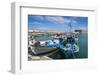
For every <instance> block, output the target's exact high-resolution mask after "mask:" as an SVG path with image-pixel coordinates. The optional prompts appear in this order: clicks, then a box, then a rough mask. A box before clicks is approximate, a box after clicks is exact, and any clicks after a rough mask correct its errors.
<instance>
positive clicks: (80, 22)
mask: <svg viewBox="0 0 100 76" xmlns="http://www.w3.org/2000/svg"><path fill="white" fill-rule="evenodd" d="M70 25H71V28H70ZM28 28H29V30H33V29H38V30H46V31H47V30H49V31H58V32H68V31H73V30H75V29H83V30H87V28H88V17H79V16H49V15H48V16H46V15H28Z"/></svg>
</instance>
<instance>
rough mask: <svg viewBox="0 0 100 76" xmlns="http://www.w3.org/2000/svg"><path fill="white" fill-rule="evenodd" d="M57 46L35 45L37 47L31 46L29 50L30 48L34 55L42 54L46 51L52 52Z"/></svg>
mask: <svg viewBox="0 0 100 76" xmlns="http://www.w3.org/2000/svg"><path fill="white" fill-rule="evenodd" d="M57 49H58V48H57V47H53V46H52V47H51V46H50V47H49V46H37V47H32V48H31V50H32V53H33V54H34V55H42V54H43V55H44V54H47V53H52V52H54V51H56V50H57Z"/></svg>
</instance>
